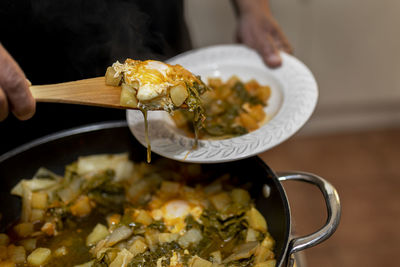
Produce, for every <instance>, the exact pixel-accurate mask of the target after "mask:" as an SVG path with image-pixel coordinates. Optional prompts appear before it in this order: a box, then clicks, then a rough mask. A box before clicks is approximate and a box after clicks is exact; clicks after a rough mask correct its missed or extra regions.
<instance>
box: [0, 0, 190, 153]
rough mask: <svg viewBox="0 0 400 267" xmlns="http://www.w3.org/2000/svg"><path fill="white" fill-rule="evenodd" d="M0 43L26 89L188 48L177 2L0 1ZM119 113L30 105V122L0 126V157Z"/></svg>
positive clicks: (119, 116) (14, 121)
mask: <svg viewBox="0 0 400 267" xmlns="http://www.w3.org/2000/svg"><path fill="white" fill-rule="evenodd" d="M0 41H1V43H2V44H3V46H4V47H5V48H6V49H7V50H8V51H9V52H10V54H11V55H12V56H13V57H14V58H15V60H16V61H17V62H18V63H19V65H20V66H21V68H22V69H23V71H24V72H25V74H26V76H27V78H28V79H29V80H30V81H31V82H32V84H34V85H40V84H47V83H57V82H65V81H72V80H79V79H84V78H91V77H97V76H102V75H104V73H105V70H106V68H107V66H110V65H111V64H112V63H113V62H115V61H116V60H119V61H124V59H126V58H128V57H129V58H133V59H142V60H144V59H159V60H164V59H167V58H168V57H171V56H173V55H176V54H178V53H181V52H183V51H185V50H187V49H189V48H190V41H189V37H188V32H187V28H186V25H185V23H184V18H183V3H182V0H168V1H165V0H137V1H133V0H131V1H128V0H68V1H58V0H1V1H0ZM0 68H1V66H0ZM124 118H125V111H123V110H113V109H103V108H96V107H83V106H75V105H65V104H45V103H37V112H36V114H35V116H34V117H33V118H32V119H31V120H28V121H25V122H20V121H18V120H17V119H15V118H14V116H13V115H10V116H9V118H7V120H6V121H5V122H2V123H0V138H1V139H0V140H2V141H1V142H4V140H7V142H6V143H5V144H3V143H1V144H0V154H2V153H4V152H5V151H7V150H9V149H11V148H12V147H15V146H17V145H20V144H22V143H25V142H27V141H28V140H30V139H33V138H37V137H39V136H43V135H45V134H49V133H52V132H55V131H59V130H62V129H67V128H71V127H73V126H78V125H83V124H88V123H92V122H98V121H107V120H115V119H124Z"/></svg>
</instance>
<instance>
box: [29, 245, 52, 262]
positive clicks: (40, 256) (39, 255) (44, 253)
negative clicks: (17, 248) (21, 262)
mask: <svg viewBox="0 0 400 267" xmlns="http://www.w3.org/2000/svg"><path fill="white" fill-rule="evenodd" d="M50 256H51V250H50V249H48V248H37V249H35V250H34V251H33V252H32V253H31V254H30V255H29V256H28V259H27V260H28V263H29V264H30V265H32V266H41V265H43V264H45V263H46V261H48V260H49V259H50Z"/></svg>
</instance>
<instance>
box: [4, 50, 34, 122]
mask: <svg viewBox="0 0 400 267" xmlns="http://www.w3.org/2000/svg"><path fill="white" fill-rule="evenodd" d="M0 66H2V71H0V86H1V87H2V88H3V90H4V92H5V94H6V96H7V99H8V104H9V108H10V109H11V110H12V112H13V113H14V115H15V116H16V117H17V118H18V119H20V120H26V119H29V118H31V117H32V116H33V114H34V113H35V107H36V105H35V100H34V99H33V97H32V94H31V92H30V90H29V83H28V81H27V80H26V78H25V74H24V73H23V71H22V70H21V68H20V67H19V66H18V64H17V63H16V62H15V61H14V59H13V58H12V57H11V56H10V55H9V54H8V52H7V51H6V50H5V49H4V48H3V47H2V46H1V45H0Z"/></svg>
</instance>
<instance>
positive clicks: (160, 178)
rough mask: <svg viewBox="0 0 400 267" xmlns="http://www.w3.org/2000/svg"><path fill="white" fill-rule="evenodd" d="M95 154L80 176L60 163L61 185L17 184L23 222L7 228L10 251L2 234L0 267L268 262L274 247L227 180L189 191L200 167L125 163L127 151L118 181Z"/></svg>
mask: <svg viewBox="0 0 400 267" xmlns="http://www.w3.org/2000/svg"><path fill="white" fill-rule="evenodd" d="M103 156H104V155H103ZM103 156H100V157H95V158H93V157H90V156H89V157H87V158H85V157H84V158H81V159H82V160H83V161H81V166H80V167H81V169H80V171H82V174H78V169H79V164H78V163H77V162H76V163H73V164H71V165H68V166H67V168H66V172H65V177H64V178H58V177H54V178H52V177H53V176H54V175H53V174H51V173H48V172H46V171H44V172H41V173H39V172H38V174H37V175H36V176H35V177H37V179H47V178H49V179H54V180H55V181H57V185H53V186H51V187H49V188H46V189H43V190H31V189H30V188H29V186H28V185H29V183H24V182H23V183H21V184H20V189H18V190H22V196H23V203H25V204H23V206H24V209H25V210H23V212H27V214H30V215H29V216H30V217H28V219H29V220H28V221H25V222H24V221H20V222H19V223H17V224H15V225H14V227H13V228H11V229H9V231H10V234H11V236H12V244H11V245H10V244H9V243H10V238H9V237H8V235H6V234H0V267H2V266H15V267H16V266H19V265H21V266H22V265H24V266H43V265H46V264H47V263H49V264H51V265H57V263H58V262H57V261H61V260H62V261H65V262H66V263H67V264H68V265H73V264H77V263H82V264H81V265H77V266H78V267H79V266H80V267H90V266H126V267H128V266H129V267H132V266H143V267H145V266H166V265H169V266H171V267H172V266H173V267H182V266H195V267H204V266H206V267H223V266H229V267H232V266H255V265H257V266H261V267H263V266H269V265H266V264H273V263H274V262H273V261H271V260H274V259H275V255H274V252H273V249H274V245H275V242H274V240H273V239H272V237H271V235H270V234H269V233H268V232H267V225H266V221H265V219H264V218H263V217H262V215H261V214H260V213H259V212H258V211H257V210H256V209H255V207H254V206H253V200H252V199H250V195H249V193H248V192H247V191H245V190H243V189H241V188H237V187H234V185H233V184H230V181H232V180H234V179H231V178H232V177H231V175H229V174H218V175H219V176H217V177H219V178H218V179H215V177H213V178H214V179H213V181H214V182H213V183H212V184H209V185H208V186H204V185H203V184H196V185H195V186H193V185H192V182H193V181H195V180H193V181H192V180H191V179H192V178H193V179H197V178H199V177H201V179H204V178H205V177H204V169H202V168H201V167H200V166H199V165H195V164H185V165H180V164H178V163H170V162H169V161H165V163H160V165H154V166H151V167H150V166H148V165H146V164H136V163H131V162H130V161H129V160H128V159H127V155H126V154H125V156H123V157H122V156H121V157H119V160H116V159H117V158H118V157H116V158H114V160H116V161H115V162H117V164H116V165H115V164H114V165H113V166H112V168H115V167H116V166H122V165H119V164H120V163H123V162H125V163H126V162H130V163H129V164H132V169H131V172H129V173H128V172H127V173H125V174H126V176H125V177H127V178H124V179H122V180H120V181H119V182H117V181H116V180H115V171H114V169H109V168H108V169H104V166H101V164H100V163H99V162H101V161H102V160H103V158H104V157H103ZM124 157H125V159H124ZM110 158H113V157H110ZM98 160H100V161H98ZM115 162H114V163H115ZM125 163H123V164H125ZM91 164H92V165H91ZM175 164H176V165H175ZM105 165H107V163H105ZM108 166H111V165H108ZM159 166H161V167H159ZM166 166H167V167H168V169H170V170H171V171H165V167H166ZM181 179H185V180H181ZM186 179H188V180H186ZM204 180H205V179H204ZM18 190H17V191H18ZM130 194H132V195H130ZM138 194H139V195H138ZM127 197H129V198H127ZM64 201H65V202H64ZM89 214H90V216H86V215H89ZM106 225H108V227H107V226H106ZM39 229H40V230H39ZM262 231H265V232H262ZM262 238H264V239H263V240H262ZM50 249H51V250H50ZM27 255H29V256H28V257H26V256H27ZM72 259H73V260H72ZM69 260H71V262H69ZM144 263H145V265H143V264H144Z"/></svg>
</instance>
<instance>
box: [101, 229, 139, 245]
mask: <svg viewBox="0 0 400 267" xmlns="http://www.w3.org/2000/svg"><path fill="white" fill-rule="evenodd" d="M132 233H133V231H132V229H131V228H130V227H128V226H125V225H121V226H120V227H118V228H116V229H115V230H114V231H113V232H112V233H111V234H110V235H109V237H108V239H107V241H106V246H107V247H110V246H113V245H114V244H116V243H118V242H120V241H122V240H125V239H127V238H129V237H130V236H131V235H132Z"/></svg>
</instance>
